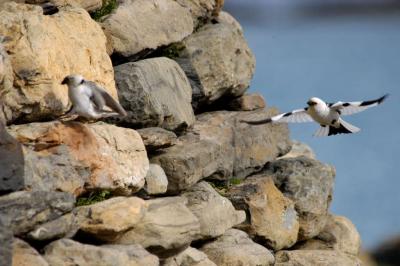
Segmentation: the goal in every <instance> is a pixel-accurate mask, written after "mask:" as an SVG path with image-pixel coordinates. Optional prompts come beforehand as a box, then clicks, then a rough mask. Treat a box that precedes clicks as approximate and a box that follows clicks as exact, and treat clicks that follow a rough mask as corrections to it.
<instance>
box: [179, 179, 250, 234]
mask: <svg viewBox="0 0 400 266" xmlns="http://www.w3.org/2000/svg"><path fill="white" fill-rule="evenodd" d="M182 197H185V198H186V199H187V201H188V203H187V206H188V208H189V210H191V211H192V212H193V213H194V215H196V217H197V219H199V222H200V231H201V235H202V238H203V239H208V238H215V237H217V236H221V235H223V234H224V233H225V231H226V230H228V229H229V228H232V227H233V226H235V225H238V224H240V223H242V222H243V221H244V220H245V219H246V214H245V212H244V211H236V210H235V208H234V207H233V206H232V203H231V202H230V201H229V200H228V199H227V198H225V197H222V196H221V195H219V194H218V193H217V192H216V191H215V190H214V189H213V188H212V187H211V185H210V184H208V183H207V182H200V183H198V184H196V185H194V186H193V187H191V188H190V189H189V190H188V191H187V192H185V193H184V194H182Z"/></svg>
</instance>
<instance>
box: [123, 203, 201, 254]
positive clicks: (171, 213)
mask: <svg viewBox="0 0 400 266" xmlns="http://www.w3.org/2000/svg"><path fill="white" fill-rule="evenodd" d="M146 203H147V204H148V208H147V211H146V213H145V215H144V217H143V219H142V220H141V221H140V222H139V223H137V224H136V225H135V226H134V227H133V228H132V229H131V230H129V231H127V232H126V233H125V234H123V235H122V237H121V238H119V239H117V240H116V241H115V243H117V244H124V245H126V244H140V245H141V246H143V247H144V248H146V249H147V250H149V251H151V252H152V253H154V254H157V255H159V256H161V257H168V256H172V255H175V254H176V253H177V252H179V251H181V250H183V249H184V248H186V247H187V246H188V245H189V244H190V243H191V242H192V241H193V240H195V239H199V238H200V224H199V221H198V219H197V218H196V216H195V215H194V214H193V213H192V212H191V211H190V210H189V209H188V208H187V207H186V204H187V200H186V199H185V198H182V197H165V198H159V199H152V200H148V201H146Z"/></svg>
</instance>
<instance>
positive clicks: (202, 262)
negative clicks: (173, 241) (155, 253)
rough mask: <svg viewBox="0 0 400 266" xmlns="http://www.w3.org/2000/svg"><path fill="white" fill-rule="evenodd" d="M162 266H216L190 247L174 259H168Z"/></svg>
mask: <svg viewBox="0 0 400 266" xmlns="http://www.w3.org/2000/svg"><path fill="white" fill-rule="evenodd" d="M162 265H163V266H217V265H216V264H215V263H214V262H212V261H211V260H209V259H208V257H207V255H206V254H204V253H203V252H201V251H200V250H197V249H195V248H192V247H188V248H187V249H185V250H184V251H183V252H181V253H179V254H178V255H176V256H175V257H172V258H168V259H166V260H165V261H163V263H162Z"/></svg>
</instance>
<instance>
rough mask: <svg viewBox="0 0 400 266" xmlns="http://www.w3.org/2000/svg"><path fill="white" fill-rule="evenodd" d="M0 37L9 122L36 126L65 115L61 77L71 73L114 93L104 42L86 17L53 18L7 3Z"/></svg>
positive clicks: (69, 13)
mask: <svg viewBox="0 0 400 266" xmlns="http://www.w3.org/2000/svg"><path fill="white" fill-rule="evenodd" d="M0 35H4V36H6V37H7V38H9V39H10V40H9V41H7V42H5V43H4V46H5V49H6V50H7V51H8V54H9V60H10V62H11V66H12V71H10V72H8V74H7V75H6V76H5V77H4V80H3V83H2V87H3V88H2V89H5V90H8V91H9V93H7V94H6V95H5V96H4V97H3V98H4V99H3V100H4V104H5V110H4V113H5V116H6V119H7V121H8V122H11V121H14V120H18V121H19V122H21V121H38V120H40V119H45V118H51V117H54V116H56V115H59V114H61V113H63V112H64V111H66V110H67V107H68V93H67V87H66V86H63V85H61V81H62V80H63V78H64V77H65V76H67V75H69V74H71V73H79V74H82V75H83V76H84V77H85V78H87V79H88V80H93V81H95V82H97V83H99V84H101V85H103V86H104V87H105V88H106V89H107V90H108V92H109V93H111V95H112V96H114V97H116V96H117V92H116V89H115V82H114V71H113V68H112V64H111V60H110V58H109V56H108V54H107V52H106V38H105V35H104V33H103V31H102V30H101V27H100V26H99V25H98V24H97V23H96V22H95V21H93V20H92V19H91V18H90V16H89V14H88V13H87V12H86V11H85V10H83V9H81V8H76V7H66V8H63V9H60V12H58V13H57V14H54V15H52V16H45V15H43V10H42V8H41V7H39V6H35V5H24V4H16V3H12V2H11V3H7V4H5V5H4V7H3V9H2V10H1V11H0Z"/></svg>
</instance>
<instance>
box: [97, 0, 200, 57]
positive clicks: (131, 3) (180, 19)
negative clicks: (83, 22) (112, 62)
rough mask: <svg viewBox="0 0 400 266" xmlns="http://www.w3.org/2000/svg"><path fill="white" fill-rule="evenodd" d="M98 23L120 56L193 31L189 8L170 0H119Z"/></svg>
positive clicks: (130, 55) (183, 36)
mask: <svg viewBox="0 0 400 266" xmlns="http://www.w3.org/2000/svg"><path fill="white" fill-rule="evenodd" d="M120 2H121V3H120V4H119V6H118V7H117V9H116V10H114V11H113V12H112V13H111V14H110V15H109V16H107V17H106V19H105V20H104V21H103V22H102V23H101V24H102V27H103V29H104V31H105V32H106V34H107V35H108V36H109V40H110V42H111V45H112V47H113V49H114V53H116V54H117V55H119V56H123V57H132V56H134V55H135V54H137V53H139V52H143V51H146V50H154V49H156V48H158V47H160V46H163V45H168V44H170V43H174V42H178V41H181V40H182V39H183V38H185V37H186V36H188V35H189V34H191V33H192V32H193V21H192V17H191V15H190V12H189V10H187V9H186V8H184V7H182V6H180V5H179V4H177V3H176V2H175V1H173V0H122V1H120Z"/></svg>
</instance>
